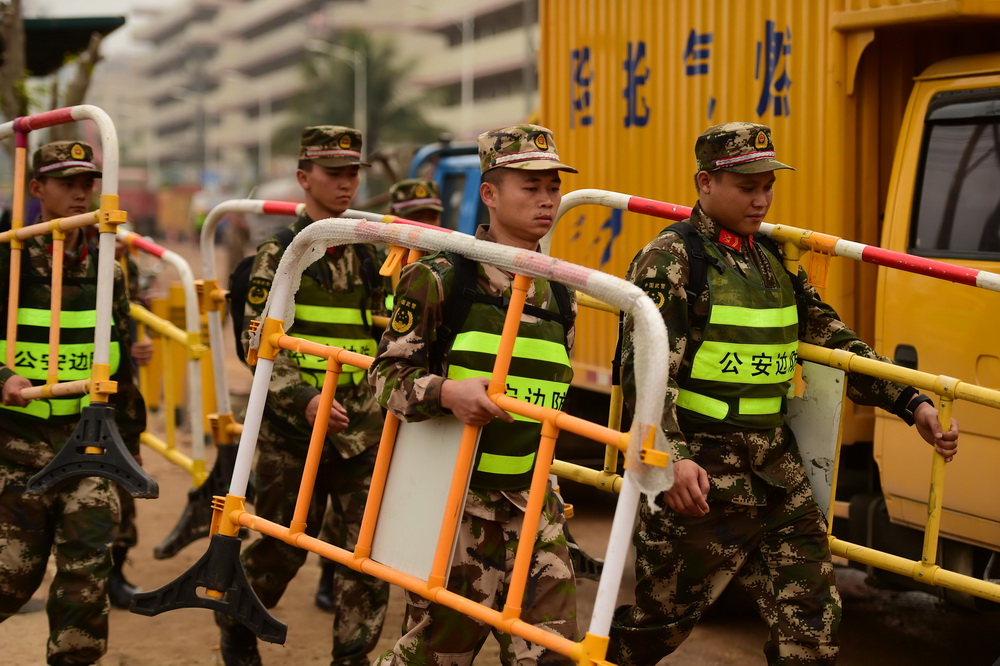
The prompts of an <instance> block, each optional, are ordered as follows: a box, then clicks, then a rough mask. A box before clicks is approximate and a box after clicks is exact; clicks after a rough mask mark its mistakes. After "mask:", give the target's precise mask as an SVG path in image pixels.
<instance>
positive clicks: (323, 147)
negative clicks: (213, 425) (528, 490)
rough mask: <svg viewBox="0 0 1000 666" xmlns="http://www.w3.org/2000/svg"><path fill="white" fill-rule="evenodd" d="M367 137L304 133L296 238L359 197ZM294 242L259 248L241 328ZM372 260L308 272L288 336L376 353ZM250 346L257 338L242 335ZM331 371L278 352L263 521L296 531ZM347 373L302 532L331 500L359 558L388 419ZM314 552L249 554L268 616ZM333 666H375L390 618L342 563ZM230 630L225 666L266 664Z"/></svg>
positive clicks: (377, 299) (377, 588) (377, 301)
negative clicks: (372, 655) (371, 665)
mask: <svg viewBox="0 0 1000 666" xmlns="http://www.w3.org/2000/svg"><path fill="white" fill-rule="evenodd" d="M362 166H368V165H367V164H365V163H364V162H362V161H361V133H360V132H358V131H357V130H355V129H351V128H349V127H339V126H332V125H322V126H317V127H307V128H305V130H303V132H302V143H301V149H300V152H299V167H298V170H297V171H296V176H297V178H298V181H299V185H300V186H301V187H302V189H303V190H304V192H305V199H306V205H305V211H304V212H303V213H302V215H301V216H300V217H299V218H298V219H297V220H296V221H295V222H294V223H293V224H292V225H291V230H292V231H293V232H299V231H301V230H302V229H305V228H306V227H307V226H308V225H309V224H311V223H312V222H313V220H320V219H325V218H329V217H339V216H340V215H342V214H343V213H344V211H346V210H347V208H348V206H349V205H350V203H351V200H352V199H353V198H354V195H355V192H356V191H357V188H358V181H359V171H360V168H361V167H362ZM289 242H290V240H287V239H286V242H284V243H283V242H281V241H280V240H279V239H278V238H277V237H275V238H272V239H270V240H268V241H265V242H264V243H263V244H261V246H260V247H259V248H258V249H257V257H256V259H255V260H254V265H253V270H252V272H251V276H250V283H249V290H248V293H247V305H246V317H245V321H247V322H249V321H250V320H251V319H259V318H260V314H261V311H262V310H263V307H264V303H265V302H266V300H267V294H268V291H269V290H270V288H271V281H272V279H273V278H274V274H275V271H276V269H277V267H278V262H279V261H280V260H281V256H282V254H283V253H284V251H285V248H286V247H287V245H288V243H289ZM378 268H379V267H378V265H377V262H376V255H375V250H374V248H373V247H372V246H370V245H343V246H337V247H332V248H330V249H329V250H328V251H327V253H326V255H325V256H324V257H323V258H322V259H320V260H318V261H317V262H315V263H314V264H312V265H311V266H309V267H308V268H307V269H306V271H305V272H304V273H303V276H302V283H301V286H300V287H299V291H298V293H297V295H296V316H295V322H294V324H293V325H292V326H291V328H290V329H289V330H288V334H289V335H295V336H299V337H305V338H309V339H312V340H315V341H318V342H323V343H325V344H333V345H336V346H338V347H343V348H345V349H351V350H352V351H356V352H359V353H362V354H368V355H370V356H371V355H374V352H375V349H376V346H377V343H376V340H375V337H374V333H373V331H372V328H371V321H372V319H371V317H372V315H373V314H382V315H385V314H387V313H386V312H385V306H384V303H385V298H386V295H387V293H388V290H389V285H388V281H386V280H385V279H384V278H380V277H378ZM243 339H244V344H246V343H247V342H248V340H249V334H248V333H247V332H246V331H244V337H243ZM325 366H326V361H325V360H323V359H319V358H318V357H309V356H304V355H299V354H293V353H291V352H288V351H282V352H281V353H279V354H278V357H277V359H276V360H275V363H274V369H273V371H272V374H271V383H270V385H269V388H268V397H267V403H266V404H265V406H264V418H263V420H262V422H261V426H260V436H259V438H258V442H257V454H258V455H257V462H256V466H255V468H254V471H255V475H256V487H257V500H256V504H255V509H256V512H257V514H258V515H260V516H261V517H263V518H266V519H267V520H271V521H273V522H275V523H278V524H279V525H288V524H290V522H291V520H292V514H293V511H294V508H295V500H296V493H297V490H298V487H299V484H300V481H301V479H302V469H303V468H304V466H305V458H306V451H307V449H308V445H309V437H310V434H311V432H312V426H313V423H314V422H315V420H316V412H317V409H318V407H319V397H320V387H322V381H323V377H324V374H325ZM350 370H351V368H345V369H344V372H343V374H342V375H341V377H340V383H339V385H338V388H337V393H336V400H335V401H334V403H333V406H332V408H331V410H330V423H329V427H328V431H327V437H326V443H325V445H324V447H323V454H322V459H321V462H320V467H319V471H318V473H317V476H316V485H315V489H314V491H313V499H312V502H311V504H310V508H309V515H308V517H307V526H306V530H305V531H306V534H309V535H310V536H316V535H317V534H318V533H319V530H320V526H321V524H322V518H323V511H324V509H325V508H326V506H327V500H328V499H329V500H330V501H332V510H333V511H334V514H335V515H334V519H335V520H334V522H335V529H334V534H335V535H336V537H337V538H336V539H335V540H334V541H333V543H334V545H337V546H340V547H342V548H346V549H348V550H353V548H354V546H355V543H356V541H357V537H358V531H359V529H360V526H361V518H362V515H363V513H364V506H365V501H366V498H367V495H368V487H369V485H370V483H371V474H372V468H373V467H374V464H375V453H376V445H377V444H378V441H379V438H380V436H381V432H382V422H383V419H382V414H381V411H380V409H379V407H378V405H377V404H376V403H375V401H374V399H373V398H372V395H371V391H370V390H369V388H368V386H367V384H366V383H365V381H364V372H363V371H361V370H357V369H354V370H355V372H351V371H350ZM306 555H307V551H305V550H302V549H301V548H296V547H294V546H290V545H288V544H286V543H284V542H283V541H280V540H278V539H274V538H272V537H268V536H264V537H261V538H260V539H258V540H257V541H255V542H253V543H252V544H250V545H249V546H248V547H247V548H246V549H244V551H243V555H242V560H243V566H244V568H245V569H246V573H247V577H248V578H249V580H250V583H251V585H252V586H253V589H254V592H256V594H257V596H258V597H260V600H261V601H262V602H263V604H264V606H266V607H267V608H273V607H274V605H275V604H277V603H278V600H279V599H281V595H282V594H283V593H284V591H285V588H286V587H287V586H288V583H289V582H290V581H291V579H292V578H293V577H294V576H295V573H296V572H297V571H298V570H299V568H300V567H301V566H302V564H303V563H304V562H305V560H306ZM333 592H334V600H333V601H334V608H333V612H334V619H333V661H332V664H334V665H336V666H355V665H360V664H367V663H368V660H367V654H368V652H370V651H371V650H372V648H373V647H374V646H375V643H376V642H377V641H378V637H379V634H380V633H381V631H382V623H383V621H384V619H385V606H386V603H387V602H388V596H389V592H388V585H387V584H386V583H385V582H383V581H380V580H377V579H375V578H372V577H370V576H367V575H365V574H362V573H359V572H357V571H354V570H353V569H350V568H348V567H344V566H341V565H336V575H335V579H334V584H333ZM216 622H217V623H218V624H219V626H220V628H221V630H222V642H221V650H222V656H223V659H224V660H225V663H226V664H227V666H233V665H234V664H239V665H243V664H259V663H260V656H259V654H258V651H257V645H256V637H255V636H254V635H253V633H252V632H250V631H249V630H248V629H247V628H245V627H244V626H243V625H242V624H240V623H239V622H238V621H237V620H235V619H233V618H230V617H229V616H226V615H222V614H220V613H217V614H216Z"/></svg>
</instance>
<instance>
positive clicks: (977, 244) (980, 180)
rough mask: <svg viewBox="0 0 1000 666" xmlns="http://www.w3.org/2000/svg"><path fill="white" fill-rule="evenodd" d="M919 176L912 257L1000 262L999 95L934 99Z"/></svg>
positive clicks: (993, 91)
mask: <svg viewBox="0 0 1000 666" xmlns="http://www.w3.org/2000/svg"><path fill="white" fill-rule="evenodd" d="M919 174H920V175H919V177H918V183H917V189H916V192H915V195H916V196H915V202H914V203H915V205H914V210H913V224H912V225H911V230H912V237H911V242H910V252H912V253H913V254H918V255H928V254H930V255H934V256H941V257H951V258H970V259H984V260H985V259H991V260H996V258H997V257H1000V90H998V89H986V90H975V91H965V92H962V93H957V94H956V93H943V94H940V95H938V96H937V97H935V98H934V100H933V101H932V102H931V104H930V106H929V109H928V113H927V118H926V121H925V133H924V145H923V151H922V154H921V164H920V169H919ZM984 255H989V256H984Z"/></svg>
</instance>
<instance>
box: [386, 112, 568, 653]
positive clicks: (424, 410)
mask: <svg viewBox="0 0 1000 666" xmlns="http://www.w3.org/2000/svg"><path fill="white" fill-rule="evenodd" d="M479 155H480V160H481V168H482V172H483V184H482V185H481V187H480V194H481V196H482V198H483V201H484V203H485V204H486V205H487V207H488V208H489V213H490V224H489V225H488V226H483V227H480V229H479V230H478V231H477V233H476V237H477V238H480V239H485V240H491V241H494V242H497V243H502V244H504V245H510V246H514V247H521V248H523V249H526V250H536V249H537V247H538V241H539V240H540V239H541V237H542V236H543V235H544V234H545V232H546V231H548V229H549V228H550V227H551V225H552V223H553V220H554V217H555V214H556V211H557V210H558V208H559V202H560V200H561V198H562V195H561V193H560V186H561V182H560V178H559V171H571V172H573V173H575V170H574V169H572V168H570V167H568V166H566V165H565V164H563V163H562V162H560V161H559V156H558V154H557V152H556V148H555V145H554V144H553V141H552V134H551V132H550V131H549V130H547V129H546V128H544V127H538V126H536V125H523V126H516V127H508V128H504V129H498V130H493V131H490V132H486V133H484V134H482V135H480V137H479ZM457 273H458V270H456V268H455V266H454V264H453V261H452V259H451V258H450V257H449V255H447V254H435V255H432V256H429V257H425V258H424V259H421V260H420V261H418V262H415V263H413V264H411V265H409V266H407V267H406V268H405V269H404V270H403V273H402V275H401V277H400V281H399V284H398V285H397V289H396V305H395V308H394V310H393V316H392V320H391V323H390V326H389V327H388V328H386V331H385V333H384V334H383V336H382V341H381V342H380V344H379V350H378V356H377V357H376V360H375V363H373V364H372V366H371V368H370V369H369V372H368V380H369V382H370V383H371V385H372V387H373V388H374V390H375V395H376V398H377V399H378V401H379V403H380V404H381V405H383V406H384V407H386V408H387V409H389V410H391V411H392V412H393V413H394V414H395V415H396V416H398V417H399V418H401V419H404V420H406V421H421V420H424V419H429V418H436V417H440V416H443V415H447V414H453V415H454V416H455V417H457V418H458V419H459V420H460V421H462V422H463V423H466V424H468V425H474V426H483V430H482V436H481V439H480V445H479V450H478V453H477V457H476V460H475V462H474V467H473V474H472V480H471V483H470V489H469V492H468V495H467V497H466V501H465V512H464V514H463V515H462V521H461V526H460V528H459V533H458V537H457V544H456V547H455V559H454V561H453V564H452V567H451V573H450V576H449V580H448V589H449V590H451V591H453V592H455V593H457V594H460V595H462V596H464V597H467V598H469V599H472V600H474V601H477V602H479V603H482V604H485V605H486V606H490V607H493V608H496V609H499V608H500V607H501V605H502V602H503V598H504V595H505V592H506V590H507V586H508V584H509V582H510V572H511V568H512V566H513V559H514V554H515V550H516V547H517V542H518V538H519V536H520V533H521V531H522V520H523V516H524V510H525V508H526V506H527V502H528V487H529V485H530V477H531V471H532V469H533V467H534V456H535V452H536V451H537V446H538V440H539V434H540V425H539V424H538V423H537V422H534V421H530V420H529V421H525V420H518V421H513V420H512V419H511V417H510V415H508V414H507V413H506V412H504V411H503V410H501V409H500V408H499V407H497V406H496V405H495V404H494V403H493V402H492V401H491V400H490V399H489V398H488V397H487V395H486V387H487V384H488V379H487V377H488V376H489V375H490V374H491V371H492V367H493V362H494V359H495V354H496V349H495V348H493V349H487V348H483V349H481V350H477V349H475V348H474V346H475V342H474V340H475V336H481V333H480V332H488V333H492V335H494V336H498V335H499V332H500V330H501V329H502V327H503V319H504V314H505V307H504V306H503V305H502V301H501V300H500V298H499V297H507V298H509V297H510V294H511V290H510V285H511V280H512V275H511V274H510V273H508V272H507V271H505V270H503V269H500V268H497V267H495V266H490V265H487V264H475V285H468V286H470V287H472V286H474V287H475V288H476V291H477V292H478V295H477V296H476V299H475V302H474V303H473V304H472V306H471V309H470V311H469V316H468V317H467V318H466V321H465V323H464V324H462V325H461V327H460V328H459V330H458V331H457V333H456V335H455V337H454V339H453V340H452V341H451V344H450V346H449V347H450V348H448V349H439V348H438V346H437V345H438V336H439V333H440V331H441V328H442V324H443V322H444V321H445V320H446V315H447V313H446V308H445V306H446V304H449V295H450V294H451V293H453V292H459V293H462V291H463V290H464V287H465V285H455V280H456V274H457ZM470 279H471V271H470ZM490 299H493V304H490V305H487V304H485V302H483V304H482V305H481V304H480V303H481V301H489V300H490ZM565 300H566V305H565V308H566V309H567V310H568V311H567V312H563V313H562V315H564V317H563V318H562V319H561V324H560V323H556V321H555V320H554V319H558V317H556V318H554V317H553V315H554V313H555V312H556V311H558V310H560V309H561V308H559V307H558V306H557V297H556V296H555V291H554V289H553V287H552V286H550V285H549V283H548V282H547V281H546V280H541V279H537V280H534V281H533V282H532V285H531V288H530V289H529V290H528V294H527V307H526V309H525V314H524V315H523V316H522V319H521V328H520V330H519V331H518V336H519V337H531V338H535V340H534V342H535V343H536V344H544V345H545V346H546V350H547V351H548V354H545V355H541V356H536V357H534V358H530V357H529V358H525V357H521V356H515V358H514V359H513V360H512V363H511V372H510V376H508V386H512V387H514V388H513V389H508V390H509V392H510V393H511V394H512V395H513V394H515V391H520V392H521V395H522V397H523V396H525V395H526V394H527V391H528V390H531V389H532V388H535V389H537V386H538V384H539V383H540V381H547V382H549V383H550V384H549V385H550V386H560V387H561V388H560V389H559V391H557V393H552V394H549V395H547V396H545V398H546V399H547V400H549V401H548V402H546V403H545V404H546V406H554V407H557V408H559V407H561V405H562V399H563V398H564V397H565V390H566V387H567V386H568V384H569V381H570V379H571V378H572V369H571V368H570V366H569V357H568V354H569V351H570V350H571V349H572V346H573V339H574V335H575V320H576V303H575V301H573V300H571V297H570V296H568V295H567V297H566V299H565ZM470 333H471V335H470V336H469V337H467V338H464V339H463V340H462V343H461V344H460V343H459V340H460V339H462V338H463V336H465V335H467V334H470ZM542 341H544V342H542ZM470 345H471V347H470ZM459 350H463V351H464V353H463V352H460V351H459ZM470 351H471V353H470ZM474 357H479V358H478V362H477V360H476V359H475V358H474ZM517 446H520V448H516V447H517ZM519 454H520V455H519ZM497 460H500V461H502V462H501V463H499V464H498V465H496V466H495V467H494V462H496V461H497ZM515 462H516V463H517V464H513V463H515ZM522 463H524V464H522ZM514 468H516V469H514ZM564 519H565V517H564V515H563V511H562V506H561V505H560V503H559V502H558V501H557V498H556V496H555V495H554V493H553V492H552V490H551V488H550V489H549V490H548V492H547V494H546V499H545V506H544V510H543V515H542V519H541V522H540V524H539V525H538V527H537V541H536V543H535V553H534V559H533V561H532V565H531V572H530V575H529V579H528V584H527V589H526V591H525V596H524V608H523V612H522V614H521V619H522V620H524V621H525V622H529V623H531V624H534V625H536V626H540V627H544V628H546V629H548V630H549V631H552V632H554V633H557V634H561V635H563V636H565V637H567V638H571V639H573V638H575V635H576V583H575V580H574V576H573V567H572V564H571V562H570V558H569V549H568V546H567V541H566V536H565V534H564V532H563V522H564ZM406 600H407V607H406V622H405V627H404V631H405V632H406V633H405V635H404V636H403V637H402V638H401V639H400V640H399V642H397V644H396V646H395V648H394V649H393V650H391V651H388V652H386V653H385V654H383V655H382V657H381V659H380V660H379V661H378V662H377V663H378V664H379V665H380V666H389V665H390V664H392V665H399V664H414V665H416V664H419V665H421V666H424V665H426V666H447V665H451V664H470V663H472V660H473V658H474V656H475V654H476V653H477V652H478V651H479V648H480V646H481V645H482V643H483V641H485V640H486V638H487V636H488V634H489V633H490V631H491V628H490V627H488V626H487V625H484V624H483V623H481V622H479V621H477V620H474V619H472V618H470V617H467V616H465V615H463V614H461V613H458V612H456V611H454V610H451V609H449V608H446V607H444V606H440V605H438V604H435V603H431V602H430V601H428V600H426V599H423V598H422V597H420V596H417V595H414V594H411V593H409V592H408V593H407V594H406ZM493 633H494V635H495V636H496V637H497V640H498V641H499V643H500V646H501V658H502V660H503V663H504V664H514V663H517V664H521V665H527V664H562V663H571V661H570V660H568V659H566V658H565V657H563V656H561V655H559V654H557V653H553V652H551V651H548V650H546V649H544V648H542V647H541V646H539V645H534V644H531V643H528V642H527V641H525V640H524V639H521V638H517V637H513V636H510V635H508V634H505V633H502V632H499V631H497V630H493Z"/></svg>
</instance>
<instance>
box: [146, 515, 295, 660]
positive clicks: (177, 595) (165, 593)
mask: <svg viewBox="0 0 1000 666" xmlns="http://www.w3.org/2000/svg"><path fill="white" fill-rule="evenodd" d="M202 589H205V590H217V591H219V592H223V593H224V594H223V596H222V597H221V598H219V599H216V598H213V597H209V596H203V595H201V594H199V593H198V592H199V590H202ZM178 608H208V609H210V610H215V611H219V612H221V613H225V614H226V615H229V616H230V617H232V618H235V619H237V620H239V621H240V622H241V623H242V624H243V626H245V627H246V628H247V629H249V630H250V631H252V632H253V633H254V634H255V635H256V636H257V638H259V639H261V640H262V641H267V642H269V643H278V644H279V645H284V643H285V637H286V636H287V634H288V627H287V626H286V625H285V624H282V623H281V622H279V621H278V620H276V619H275V618H274V617H273V616H272V615H271V614H270V613H268V612H267V609H266V608H264V605H263V604H262V603H261V602H260V599H258V598H257V595H256V594H255V593H254V591H253V588H252V587H250V582H249V581H248V580H247V575H246V572H245V571H243V565H242V564H241V563H240V539H239V537H227V536H223V535H221V534H216V535H215V536H213V537H212V539H211V541H210V542H209V545H208V550H207V551H206V552H205V554H204V555H202V556H201V559H200V560H198V561H197V562H195V564H194V566H192V567H191V568H190V569H188V570H187V571H186V572H185V573H184V574H182V575H181V576H180V578H177V579H176V580H174V581H173V582H171V583H168V584H167V585H165V586H164V587H161V588H160V589H158V590H153V591H152V592H141V593H139V594H136V595H135V596H134V597H132V608H131V609H130V610H131V611H132V612H133V613H136V614H138V615H148V616H153V615H159V614H160V613H162V612H164V611H169V610H176V609H178Z"/></svg>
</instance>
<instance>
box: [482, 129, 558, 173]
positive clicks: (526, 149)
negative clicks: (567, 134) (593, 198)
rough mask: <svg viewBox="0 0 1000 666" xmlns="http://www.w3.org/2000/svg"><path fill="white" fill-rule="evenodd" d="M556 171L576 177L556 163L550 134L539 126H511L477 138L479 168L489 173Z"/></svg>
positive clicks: (554, 147) (554, 149) (554, 148)
mask: <svg viewBox="0 0 1000 666" xmlns="http://www.w3.org/2000/svg"><path fill="white" fill-rule="evenodd" d="M497 167H506V168H508V169H528V170H532V171H541V170H543V169H559V170H560V171H569V172H570V173H577V171H576V169H574V168H573V167H571V166H567V165H566V164H563V163H562V162H560V161H559V153H558V151H557V150H556V142H555V141H554V140H553V139H552V130H550V129H548V128H547V127H541V126H539V125H514V126H512V127H501V128H500V129H495V130H490V131H488V132H483V133H482V134H480V135H479V168H480V171H481V173H486V172H487V171H489V170H490V169H496V168H497Z"/></svg>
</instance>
